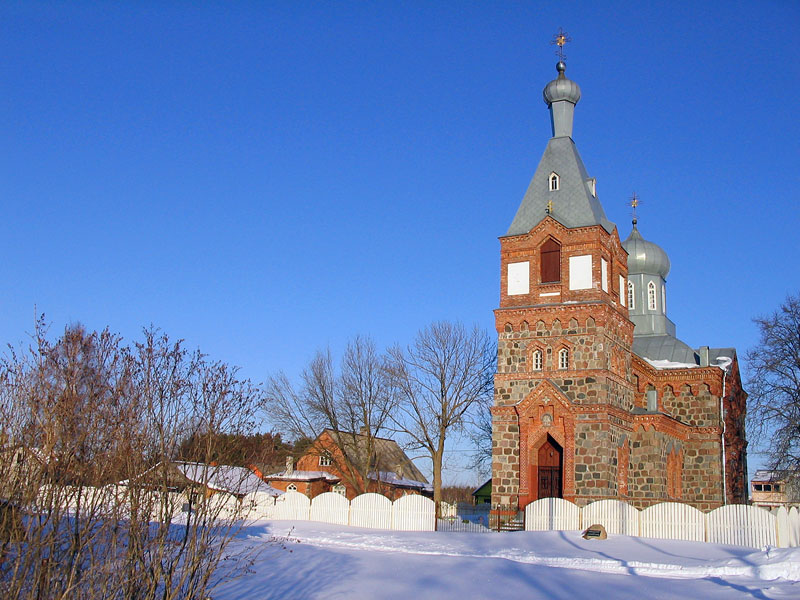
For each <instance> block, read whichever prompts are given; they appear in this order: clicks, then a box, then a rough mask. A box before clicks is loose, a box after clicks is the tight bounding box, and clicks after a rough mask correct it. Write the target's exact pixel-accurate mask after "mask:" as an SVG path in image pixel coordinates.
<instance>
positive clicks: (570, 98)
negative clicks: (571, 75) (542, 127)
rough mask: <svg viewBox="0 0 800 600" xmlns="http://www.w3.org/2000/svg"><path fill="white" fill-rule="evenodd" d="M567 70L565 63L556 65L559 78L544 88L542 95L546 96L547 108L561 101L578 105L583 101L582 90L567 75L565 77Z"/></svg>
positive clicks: (560, 62) (561, 62)
mask: <svg viewBox="0 0 800 600" xmlns="http://www.w3.org/2000/svg"><path fill="white" fill-rule="evenodd" d="M566 69H567V65H565V64H564V62H563V61H559V62H558V64H557V65H556V70H558V77H556V78H555V79H553V81H551V82H550V83H548V84H547V85H546V86H544V90H543V91H542V95H543V96H544V102H545V104H547V106H550V105H551V104H552V103H553V102H558V101H560V100H566V101H567V102H572V103H573V104H577V103H578V100H580V99H581V88H579V87H578V84H577V83H575V82H574V81H572V80H571V79H567V77H566V75H564V71H566Z"/></svg>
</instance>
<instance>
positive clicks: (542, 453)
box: [537, 435, 564, 498]
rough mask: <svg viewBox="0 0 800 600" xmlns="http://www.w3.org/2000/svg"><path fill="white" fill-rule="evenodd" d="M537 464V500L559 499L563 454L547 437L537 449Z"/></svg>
mask: <svg viewBox="0 0 800 600" xmlns="http://www.w3.org/2000/svg"><path fill="white" fill-rule="evenodd" d="M538 458H539V460H538V464H537V467H538V468H537V480H538V481H537V498H561V497H562V495H563V492H564V488H563V479H564V477H563V466H564V452H563V450H562V449H561V446H560V445H559V443H558V442H557V441H555V440H554V439H553V438H552V437H550V436H549V435H548V436H547V439H546V440H545V442H544V444H542V446H541V447H540V448H539V456H538Z"/></svg>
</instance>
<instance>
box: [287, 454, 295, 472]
mask: <svg viewBox="0 0 800 600" xmlns="http://www.w3.org/2000/svg"><path fill="white" fill-rule="evenodd" d="M292 473H294V459H293V458H292V457H291V456H287V457H286V474H287V475H291V474H292Z"/></svg>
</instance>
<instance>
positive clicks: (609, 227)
mask: <svg viewBox="0 0 800 600" xmlns="http://www.w3.org/2000/svg"><path fill="white" fill-rule="evenodd" d="M556 68H557V70H558V73H559V74H558V77H557V78H556V79H555V80H553V81H551V82H550V83H548V84H547V86H545V88H544V91H543V93H542V94H543V97H544V100H545V103H547V105H548V108H549V109H550V115H551V123H552V126H553V137H552V138H551V139H550V141H549V142H548V143H547V148H545V151H544V155H543V156H542V159H541V160H540V161H539V166H538V167H537V168H536V173H535V174H534V176H533V179H532V180H531V183H530V185H529V186H528V191H527V192H525V196H524V197H523V199H522V203H521V204H520V207H519V209H518V210H517V214H516V216H515V217H514V220H513V221H512V223H511V227H509V229H508V232H507V233H506V235H520V234H523V233H528V232H529V231H530V230H531V229H533V227H534V226H535V225H536V224H537V223H539V221H541V220H542V219H543V218H544V217H545V216H547V215H548V214H549V215H550V216H551V217H553V218H554V219H555V220H556V221H558V222H559V223H561V224H562V225H564V226H565V227H569V228H574V227H587V226H590V225H602V226H603V228H604V229H605V230H606V231H608V232H609V233H610V232H611V231H613V230H614V227H615V225H614V224H613V223H612V222H611V221H609V220H608V219H607V218H606V215H605V212H604V211H603V207H602V205H601V204H600V201H599V200H598V199H597V196H596V195H595V184H594V180H592V179H591V178H590V177H589V174H588V173H587V172H586V167H585V166H584V164H583V161H582V160H581V157H580V155H579V154H578V149H577V148H576V147H575V142H573V141H572V137H571V135H572V117H573V109H574V108H575V104H577V102H578V100H580V88H579V87H578V84H576V83H575V82H573V81H571V80H569V79H567V78H566V76H565V75H564V71H565V69H566V66H565V65H564V63H563V62H559V63H558V65H556ZM552 174H555V175H556V176H557V185H556V187H557V189H551V188H552V187H553V186H552V185H551V181H550V178H551V175H552ZM548 208H549V213H548Z"/></svg>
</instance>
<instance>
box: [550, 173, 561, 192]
mask: <svg viewBox="0 0 800 600" xmlns="http://www.w3.org/2000/svg"><path fill="white" fill-rule="evenodd" d="M558 184H559V176H558V173H555V172H553V173H550V191H551V192H555V191H556V190H558Z"/></svg>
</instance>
